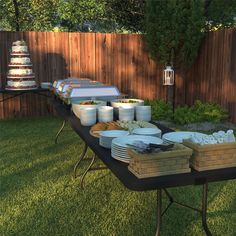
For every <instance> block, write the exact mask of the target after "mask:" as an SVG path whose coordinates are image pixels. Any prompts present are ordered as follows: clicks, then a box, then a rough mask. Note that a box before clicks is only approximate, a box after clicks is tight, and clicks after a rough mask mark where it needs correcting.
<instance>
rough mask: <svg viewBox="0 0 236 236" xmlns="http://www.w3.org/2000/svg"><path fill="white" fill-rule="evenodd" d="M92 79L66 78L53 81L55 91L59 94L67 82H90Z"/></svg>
mask: <svg viewBox="0 0 236 236" xmlns="http://www.w3.org/2000/svg"><path fill="white" fill-rule="evenodd" d="M90 81H91V80H90V79H88V78H70V77H69V78H66V79H64V80H57V81H54V83H53V92H54V93H55V94H58V93H60V92H61V91H62V88H63V85H65V84H76V83H78V84H82V83H84V84H88V83H89V82H90Z"/></svg>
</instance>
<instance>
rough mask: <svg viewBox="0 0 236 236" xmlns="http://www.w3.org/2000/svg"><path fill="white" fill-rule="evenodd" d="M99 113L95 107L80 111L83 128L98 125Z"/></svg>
mask: <svg viewBox="0 0 236 236" xmlns="http://www.w3.org/2000/svg"><path fill="white" fill-rule="evenodd" d="M96 114H97V111H96V108H95V107H84V108H81V109H80V122H81V124H82V125H83V126H91V125H94V124H95V123H96V120H97V116H96Z"/></svg>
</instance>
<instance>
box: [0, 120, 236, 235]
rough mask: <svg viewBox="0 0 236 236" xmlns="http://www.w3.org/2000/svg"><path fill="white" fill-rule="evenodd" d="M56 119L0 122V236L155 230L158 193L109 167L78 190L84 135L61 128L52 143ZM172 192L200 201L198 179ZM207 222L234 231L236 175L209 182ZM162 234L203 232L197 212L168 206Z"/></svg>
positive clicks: (189, 200)
mask: <svg viewBox="0 0 236 236" xmlns="http://www.w3.org/2000/svg"><path fill="white" fill-rule="evenodd" d="M60 124H61V120H59V119H57V118H52V117H49V118H37V119H17V120H9V121H0V175H1V179H0V180H1V182H0V184H1V185H0V198H1V199H0V235H3V236H5V235H24V236H26V235H30V236H37V235H40V236H41V235H47V236H48V235H63V236H65V235H79V236H80V235H82V236H83V235H100V236H102V235H104V236H111V235H112V236H113V235H117V236H132V235H134V236H139V235H140V236H141V235H143V236H149V235H150V236H152V235H154V234H155V228H156V193H155V192H154V191H150V192H133V191H130V190H128V189H127V188H125V187H124V186H123V185H122V183H120V181H119V180H118V179H117V178H116V177H115V176H114V175H113V174H112V173H111V172H110V171H108V170H105V171H104V170H103V171H98V172H90V173H89V174H88V176H87V177H86V188H85V190H82V189H81V188H80V186H79V179H77V180H73V179H72V171H73V166H74V164H75V162H76V161H77V159H78V156H79V153H80V151H81V149H82V141H81V139H80V138H79V137H78V136H77V135H76V134H75V133H74V132H71V131H70V127H66V129H67V131H65V132H64V133H63V134H62V135H61V136H60V138H59V143H58V144H57V145H55V144H54V136H55V133H56V132H57V130H58V128H59V127H60ZM99 164H101V163H97V165H99ZM85 166H86V165H85V163H83V166H81V169H82V168H85ZM170 192H171V193H172V194H173V195H174V196H175V197H176V198H177V199H178V200H181V201H183V202H185V203H188V204H192V205H194V206H195V207H196V206H198V205H199V203H200V199H201V188H200V187H198V186H197V187H196V186H189V187H181V188H173V189H170ZM164 204H167V201H164ZM208 222H209V226H210V229H211V230H212V232H213V234H214V235H224V236H228V235H236V181H225V182H219V183H212V184H210V185H209V214H208ZM162 235H163V236H167V235H168V236H170V235H171V236H173V235H174V236H175V235H176V236H178V235H180V236H185V235H186V236H187V235H191V236H195V235H196V236H201V235H205V234H204V232H203V231H202V228H201V221H200V216H199V214H198V213H195V212H193V211H190V210H188V209H183V208H180V207H178V206H173V207H172V208H170V209H169V211H168V214H167V215H165V216H164V218H163V228H162Z"/></svg>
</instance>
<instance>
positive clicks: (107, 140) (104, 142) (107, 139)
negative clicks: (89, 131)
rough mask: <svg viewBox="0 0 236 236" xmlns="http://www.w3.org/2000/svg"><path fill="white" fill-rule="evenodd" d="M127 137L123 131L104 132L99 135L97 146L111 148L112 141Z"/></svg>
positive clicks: (127, 132) (126, 132)
mask: <svg viewBox="0 0 236 236" xmlns="http://www.w3.org/2000/svg"><path fill="white" fill-rule="evenodd" d="M127 135H129V131H125V130H106V131H102V132H101V133H100V138H99V144H100V145H101V146H103V147H105V148H111V144H112V140H113V139H114V138H117V137H124V136H127Z"/></svg>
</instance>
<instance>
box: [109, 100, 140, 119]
mask: <svg viewBox="0 0 236 236" xmlns="http://www.w3.org/2000/svg"><path fill="white" fill-rule="evenodd" d="M111 105H112V106H113V107H114V114H115V117H116V118H118V116H119V107H123V108H125V107H127V108H128V107H134V108H135V107H136V106H143V105H144V101H143V100H141V99H136V98H125V99H116V100H113V101H111Z"/></svg>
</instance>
